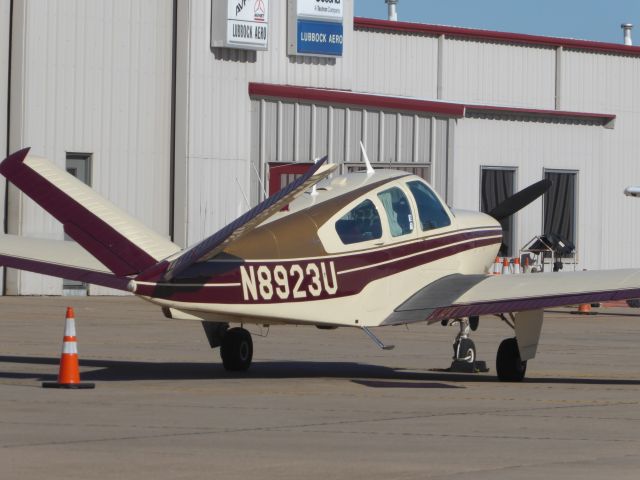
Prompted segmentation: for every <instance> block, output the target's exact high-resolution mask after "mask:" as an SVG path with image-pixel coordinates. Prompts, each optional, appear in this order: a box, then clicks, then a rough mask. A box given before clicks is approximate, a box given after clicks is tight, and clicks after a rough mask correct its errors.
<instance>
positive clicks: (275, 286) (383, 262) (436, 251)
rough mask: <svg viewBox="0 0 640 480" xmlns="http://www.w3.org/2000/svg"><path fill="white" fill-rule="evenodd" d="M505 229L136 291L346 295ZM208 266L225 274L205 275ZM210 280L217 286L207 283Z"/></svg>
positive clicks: (260, 299)
mask: <svg viewBox="0 0 640 480" xmlns="http://www.w3.org/2000/svg"><path fill="white" fill-rule="evenodd" d="M499 233H500V230H499V229H484V230H466V231H459V232H453V233H451V232H450V233H449V234H446V235H445V234H443V235H440V236H437V237H430V238H427V239H424V240H419V241H412V242H406V243H404V244H400V245H395V246H393V247H389V248H386V249H379V250H375V251H366V250H365V251H360V252H355V253H353V254H351V255H343V256H334V257H332V256H327V257H320V258H314V259H300V260H294V261H276V262H274V261H269V262H266V261H259V260H258V261H251V260H247V261H242V260H240V259H238V260H237V261H236V262H234V261H226V262H220V261H210V262H207V263H206V264H201V265H200V272H198V273H199V275H198V277H195V276H194V277H192V278H181V279H176V280H175V281H174V282H170V283H164V284H160V285H158V284H151V285H144V284H138V288H137V291H136V293H137V294H139V295H147V296H152V297H160V298H167V299H170V300H174V301H182V302H198V303H222V304H237V303H284V302H296V301H309V300H323V299H327V298H335V297H344V296H349V295H355V294H357V293H359V292H361V291H362V289H364V288H365V287H366V285H368V284H369V283H371V282H372V281H374V280H379V279H381V278H384V277H388V276H390V275H393V274H396V273H399V272H402V271H405V270H409V269H411V268H415V267H418V266H420V265H423V264H427V263H431V262H434V261H437V260H440V259H443V258H446V257H450V256H452V255H456V254H458V253H461V252H464V251H468V250H472V249H475V248H480V247H484V246H488V245H496V244H499V243H500V241H501V239H500V238H497V235H498V234H499ZM205 266H207V267H208V268H209V269H211V270H213V269H216V270H217V271H218V272H219V273H218V274H217V275H204V274H203V273H202V272H203V269H204V268H205ZM211 270H210V271H211ZM212 273H213V272H212ZM185 274H188V272H185ZM205 283H208V284H215V286H208V287H207V286H204V284H205Z"/></svg>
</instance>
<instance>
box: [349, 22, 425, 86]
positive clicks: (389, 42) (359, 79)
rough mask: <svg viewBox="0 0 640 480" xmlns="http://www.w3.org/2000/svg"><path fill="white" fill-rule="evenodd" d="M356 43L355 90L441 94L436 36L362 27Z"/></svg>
mask: <svg viewBox="0 0 640 480" xmlns="http://www.w3.org/2000/svg"><path fill="white" fill-rule="evenodd" d="M353 42H354V48H353V57H352V58H351V61H353V62H354V65H355V73H354V76H353V86H352V88H353V89H354V90H356V91H362V92H373V93H385V94H388V95H402V96H408V97H420V98H436V97H437V91H436V89H437V80H438V79H437V73H438V71H437V68H436V67H437V64H438V39H437V38H436V37H425V36H423V35H414V34H403V33H395V32H394V33H386V32H375V31H362V30H358V31H356V32H355V35H354V38H353Z"/></svg>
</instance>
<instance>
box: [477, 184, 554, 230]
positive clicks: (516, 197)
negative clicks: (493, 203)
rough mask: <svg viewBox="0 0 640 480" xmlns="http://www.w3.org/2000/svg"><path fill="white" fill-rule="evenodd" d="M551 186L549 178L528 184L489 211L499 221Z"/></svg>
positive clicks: (527, 203) (542, 193)
mask: <svg viewBox="0 0 640 480" xmlns="http://www.w3.org/2000/svg"><path fill="white" fill-rule="evenodd" d="M549 188H551V180H549V179H547V178H545V179H544V180H540V181H539V182H536V183H534V184H533V185H529V186H528V187H527V188H525V189H524V190H520V191H519V192H517V193H514V194H513V195H511V196H510V197H509V198H507V199H506V200H504V201H503V202H502V203H500V204H499V205H498V206H497V207H495V208H494V209H493V210H491V211H490V212H489V215H491V216H492V217H493V218H495V219H496V220H498V221H500V220H502V219H504V218H507V217H510V216H511V215H513V214H514V213H516V212H517V211H518V210H521V209H523V208H524V207H526V206H527V205H529V204H530V203H531V202H533V201H534V200H535V199H537V198H538V197H540V196H542V195H544V194H545V193H546V192H547V190H549Z"/></svg>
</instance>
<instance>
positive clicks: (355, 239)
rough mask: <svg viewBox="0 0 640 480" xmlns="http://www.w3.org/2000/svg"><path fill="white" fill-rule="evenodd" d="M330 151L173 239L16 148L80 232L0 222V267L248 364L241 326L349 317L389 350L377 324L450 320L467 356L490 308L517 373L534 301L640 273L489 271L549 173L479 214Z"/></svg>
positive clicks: (630, 289)
mask: <svg viewBox="0 0 640 480" xmlns="http://www.w3.org/2000/svg"><path fill="white" fill-rule="evenodd" d="M326 160H327V159H326V157H325V158H324V159H322V160H320V161H318V162H316V164H315V165H313V166H311V167H310V168H309V170H308V171H307V173H305V174H304V175H302V176H301V177H300V178H298V179H297V180H295V181H294V182H292V183H291V184H289V185H288V186H287V187H285V188H284V189H282V190H281V191H279V192H278V193H276V194H274V195H272V196H271V197H269V198H267V199H266V200H264V201H263V202H261V203H260V204H258V205H257V206H256V207H254V208H252V209H251V210H249V211H248V212H247V213H245V214H244V215H242V216H241V217H239V218H238V219H237V220H235V221H234V222H232V223H230V224H229V225H227V226H225V227H224V228H222V229H221V230H220V231H218V232H217V233H215V234H213V235H211V236H210V237H208V238H206V239H205V240H203V241H201V242H199V243H197V244H195V245H193V246H191V247H189V248H187V249H184V250H182V249H181V248H180V247H179V246H178V245H176V244H174V243H172V242H171V241H169V240H168V239H166V238H165V237H163V236H161V235H159V234H157V233H155V232H154V231H152V230H151V229H149V228H148V227H146V226H145V225H144V224H142V223H141V222H140V221H138V220H136V219H134V218H132V217H131V216H129V215H128V214H127V213H125V212H124V211H122V210H120V209H119V208H117V207H116V206H114V205H113V204H111V203H110V202H109V201H107V200H106V199H104V198H103V197H101V196H100V195H98V194H97V193H96V192H94V191H93V190H92V189H91V188H89V187H88V186H86V185H85V184H84V183H82V182H80V181H79V180H77V179H76V178H74V177H73V176H72V175H70V174H68V173H67V172H65V171H63V170H61V169H59V168H58V167H56V166H55V165H54V164H53V163H52V162H50V161H48V160H46V159H44V158H41V157H37V156H33V155H29V149H28V148H27V149H23V150H20V151H18V152H15V153H13V154H12V155H10V156H9V157H7V158H6V159H5V160H4V161H3V162H2V163H1V164H0V173H2V174H3V175H4V176H5V177H6V178H7V179H8V180H9V181H11V182H12V183H13V184H14V185H15V186H16V187H18V188H19V189H20V190H22V191H23V192H24V193H25V194H27V195H28V196H29V197H31V198H32V199H33V200H34V201H35V202H36V203H38V204H39V205H40V206H41V207H42V208H44V209H45V210H46V211H47V212H49V213H50V214H51V215H53V216H54V217H55V218H56V219H57V220H59V221H60V222H61V223H62V224H63V226H64V231H65V233H66V234H67V235H69V237H71V238H72V239H74V240H75V241H76V242H77V243H75V242H69V241H63V240H60V241H52V240H43V239H33V238H25V237H21V236H15V235H2V236H0V265H3V266H6V267H12V268H18V269H22V270H27V271H32V272H37V273H42V274H45V275H52V276H55V277H60V278H67V279H72V280H78V281H82V282H87V283H93V284H97V285H103V286H107V287H111V288H115V289H120V290H124V291H129V292H132V293H134V294H135V295H137V296H139V297H141V298H143V299H145V300H147V301H149V302H152V303H154V304H156V305H158V306H160V307H161V308H162V311H163V312H164V314H165V315H166V316H168V317H171V318H177V319H185V320H196V321H201V322H202V324H203V326H204V327H205V332H206V334H207V338H208V340H209V343H210V345H211V346H212V347H218V346H219V347H220V354H221V357H222V362H223V365H224V367H225V368H226V369H228V370H232V371H242V370H246V369H247V368H249V366H250V365H251V361H252V357H253V342H252V339H251V335H250V333H249V332H248V331H247V330H246V329H245V328H244V326H245V325H248V324H258V325H279V324H298V325H315V326H316V327H318V328H338V327H356V328H360V329H362V330H363V331H364V332H365V333H367V334H368V335H369V336H370V337H371V338H372V339H373V340H374V341H375V342H376V343H377V344H378V346H380V347H382V348H385V349H386V348H391V347H390V346H387V345H385V344H384V343H383V342H382V341H380V340H379V339H378V337H377V336H376V335H375V334H374V333H373V332H372V331H371V330H370V329H371V328H372V327H382V326H388V325H401V324H410V323H414V322H427V323H429V324H432V323H443V324H454V323H455V324H457V325H458V326H459V328H460V332H459V333H458V335H457V337H456V342H455V344H454V351H455V356H454V358H456V359H458V360H460V361H463V362H464V361H466V362H473V361H475V346H474V344H473V341H472V340H471V339H470V338H469V334H470V330H475V328H477V326H478V317H479V316H480V315H498V316H500V317H501V318H502V319H503V320H504V321H505V322H506V323H508V324H509V325H510V326H511V327H512V328H513V329H514V331H515V336H514V337H513V338H507V339H505V340H504V341H503V342H502V343H501V344H500V346H499V349H498V353H497V359H496V367H497V368H496V370H497V375H498V378H499V379H500V380H503V381H520V380H522V379H523V378H524V375H525V371H526V365H527V361H528V360H530V359H532V358H534V357H535V354H536V349H537V346H538V340H539V337H540V331H541V328H542V321H543V308H547V307H555V306H563V305H569V304H580V303H590V302H596V301H605V300H618V299H620V300H621V299H628V298H638V297H640V270H632V269H628V270H604V271H588V272H586V271H585V272H568V273H537V274H531V275H520V276H495V275H491V274H489V271H490V268H491V265H492V263H493V260H494V258H495V257H496V254H497V252H498V250H499V247H500V245H501V242H502V230H501V227H500V223H499V221H500V220H501V219H504V218H506V217H508V216H510V215H512V214H513V213H515V212H516V211H518V210H520V209H521V208H523V207H525V206H526V205H528V204H529V203H531V202H532V201H533V200H535V199H536V198H538V197H539V196H540V195H542V194H543V193H544V192H545V191H546V190H547V189H548V187H549V183H548V182H547V181H545V180H543V181H541V182H538V183H536V184H534V185H532V186H530V187H528V188H526V189H524V190H522V191H520V192H518V193H516V194H515V195H513V196H512V197H510V198H508V199H506V200H505V201H504V202H503V203H501V204H500V205H498V206H497V207H496V208H495V209H494V210H493V211H491V212H490V213H489V214H484V213H478V212H470V211H463V210H458V209H452V208H449V207H448V206H447V205H446V204H445V203H444V202H443V201H442V200H441V199H440V197H439V196H438V194H437V193H436V192H435V191H434V190H433V189H432V188H431V187H430V186H429V185H428V184H427V183H426V182H425V181H424V180H423V179H421V178H419V177H417V176H415V175H411V174H409V173H407V172H402V171H391V170H375V171H374V170H373V169H372V168H371V167H370V163H369V162H368V160H367V165H368V168H367V170H366V171H362V172H356V173H348V174H346V175H335V176H333V177H330V174H331V173H332V172H334V171H335V169H336V168H337V167H336V165H332V164H328V163H327V161H326ZM365 160H366V153H365ZM312 187H313V188H312ZM284 207H287V208H284ZM507 315H508V316H509V317H510V318H507ZM230 324H235V325H239V326H235V327H233V328H230Z"/></svg>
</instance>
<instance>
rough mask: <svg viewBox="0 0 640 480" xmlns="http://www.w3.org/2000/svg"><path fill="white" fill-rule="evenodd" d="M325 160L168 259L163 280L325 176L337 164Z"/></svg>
mask: <svg viewBox="0 0 640 480" xmlns="http://www.w3.org/2000/svg"><path fill="white" fill-rule="evenodd" d="M326 161H327V157H324V158H322V159H321V160H318V161H317V162H316V163H315V165H311V166H310V167H309V170H307V171H306V172H305V174H304V175H302V176H301V177H299V178H297V179H296V180H294V181H293V182H291V183H290V184H289V185H287V186H286V187H285V188H283V189H282V190H280V191H279V192H277V193H275V194H273V195H271V196H270V197H269V198H267V199H266V200H264V201H263V202H261V203H259V204H258V205H256V206H255V207H254V208H252V209H251V210H249V211H248V212H247V213H245V214H244V215H242V216H241V217H239V218H237V219H236V220H235V221H234V222H232V223H230V224H228V225H227V226H225V227H224V228H222V230H219V231H217V232H216V233H214V234H213V235H211V236H210V237H207V238H205V239H204V240H202V241H201V242H200V243H197V244H196V245H194V246H192V247H190V248H189V249H188V250H186V251H185V252H184V253H183V254H181V255H180V256H179V257H178V258H176V259H175V260H173V261H171V262H170V264H169V268H168V269H167V270H166V273H165V274H164V280H170V279H172V278H173V277H175V276H176V275H179V274H180V273H181V272H183V271H184V270H186V269H187V268H188V267H190V266H191V265H193V264H194V263H198V262H204V261H206V260H209V259H210V258H213V257H215V256H216V255H218V254H219V253H220V252H222V251H223V250H224V249H225V247H226V246H227V245H229V244H230V243H231V242H233V241H235V240H237V239H238V238H240V237H241V236H243V235H244V234H245V233H247V232H249V231H251V230H253V229H254V228H255V227H257V226H258V225H260V224H261V223H262V222H264V221H265V220H266V219H267V218H269V217H270V216H271V215H273V214H275V213H276V212H279V211H280V210H282V208H284V207H285V206H286V205H287V204H289V203H291V201H293V199H295V198H296V197H297V196H298V195H300V194H301V193H302V192H304V191H305V190H308V189H309V188H310V187H311V186H313V185H315V184H316V183H318V182H319V181H320V180H322V179H323V178H326V177H328V176H329V174H331V172H333V171H334V170H335V169H336V168H337V165H334V164H325V162H326Z"/></svg>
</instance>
